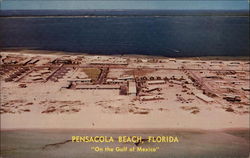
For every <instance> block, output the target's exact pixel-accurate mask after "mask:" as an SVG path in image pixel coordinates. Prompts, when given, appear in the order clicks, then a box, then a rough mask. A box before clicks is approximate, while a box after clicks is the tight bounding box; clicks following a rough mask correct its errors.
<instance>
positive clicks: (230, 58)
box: [0, 48, 250, 61]
mask: <svg viewBox="0 0 250 158" xmlns="http://www.w3.org/2000/svg"><path fill="white" fill-rule="evenodd" d="M0 52H6V53H22V54H51V55H88V56H96V55H98V56H121V57H145V58H147V57H148V58H177V59H186V60H239V61H249V59H250V56H193V57H167V56H160V55H155V56H154V55H141V54H89V53H84V52H66V51H50V50H33V49H25V48H23V49H19V48H17V49H16V48H11V49H0Z"/></svg>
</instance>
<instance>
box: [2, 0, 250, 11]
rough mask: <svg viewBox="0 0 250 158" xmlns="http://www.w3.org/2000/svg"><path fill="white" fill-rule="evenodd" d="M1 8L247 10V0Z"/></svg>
mask: <svg viewBox="0 0 250 158" xmlns="http://www.w3.org/2000/svg"><path fill="white" fill-rule="evenodd" d="M0 3H1V5H0V8H1V10H33V9H34V10H45V9H47V10H48V9H63V10H75V9H97V10H98V9H159V10H249V0H210V1H206V0H0Z"/></svg>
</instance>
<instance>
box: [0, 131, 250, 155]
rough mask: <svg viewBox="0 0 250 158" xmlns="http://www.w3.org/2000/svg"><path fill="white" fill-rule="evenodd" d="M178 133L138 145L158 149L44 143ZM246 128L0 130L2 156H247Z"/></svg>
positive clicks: (93, 144) (109, 144)
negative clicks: (123, 149) (170, 138)
mask: <svg viewBox="0 0 250 158" xmlns="http://www.w3.org/2000/svg"><path fill="white" fill-rule="evenodd" d="M75 135H76V136H77V135H79V136H86V135H87V136H96V135H103V136H112V137H113V138H115V139H116V138H117V137H118V136H124V135H126V136H132V135H139V136H142V137H143V138H145V137H147V136H177V137H178V139H179V143H148V142H145V143H144V144H139V146H140V147H159V150H157V152H96V151H93V150H91V147H93V146H99V147H128V148H131V147H136V146H135V144H133V143H118V142H114V143H72V142H71V141H70V142H67V143H65V144H59V145H56V146H47V147H46V148H44V147H45V146H46V145H47V144H54V143H60V142H64V141H65V140H70V139H71V136H75ZM248 156H249V130H241V131H223V132H219V131H197V130H196V131H190V130H189V131H187V130H145V131H143V130H127V131H124V130H123V131H119V130H113V131H111V130H16V131H2V132H1V157H2V158H34V157H36V158H44V157H50V158H63V157H65V158H69V157H74V158H84V157H86V158H96V157H108V158H113V157H122V158H123V157H124V158H125V157H126V158H127V157H136V158H140V157H143V158H149V157H150V158H151V157H157V158H161V157H162V158H165V157H171V158H185V157H187V158H218V157H219V158H247V157H248Z"/></svg>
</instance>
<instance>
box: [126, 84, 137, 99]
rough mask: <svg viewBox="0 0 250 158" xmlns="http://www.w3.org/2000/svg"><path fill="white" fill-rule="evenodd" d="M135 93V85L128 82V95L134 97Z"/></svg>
mask: <svg viewBox="0 0 250 158" xmlns="http://www.w3.org/2000/svg"><path fill="white" fill-rule="evenodd" d="M136 93H137V88H136V83H135V82H132V81H131V82H129V83H128V95H133V96H136Z"/></svg>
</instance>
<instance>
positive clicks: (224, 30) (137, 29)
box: [0, 11, 249, 57]
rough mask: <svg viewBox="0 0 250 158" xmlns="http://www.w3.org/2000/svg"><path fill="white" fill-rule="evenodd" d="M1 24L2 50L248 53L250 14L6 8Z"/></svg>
mask: <svg viewBox="0 0 250 158" xmlns="http://www.w3.org/2000/svg"><path fill="white" fill-rule="evenodd" d="M233 15H235V16H233ZM0 27H1V29H0V34H1V36H0V48H1V49H6V48H7V49H8V48H26V49H38V50H51V51H65V52H81V53H89V54H109V55H110V54H139V55H156V56H169V57H187V56H248V53H249V16H248V15H245V14H239V13H238V12H237V14H236V13H231V12H230V13H228V12H213V11H210V12H208V11H207V12H201V13H200V12H198V11H197V12H194V11H193V12H191V11H189V12H184V11H168V12H167V11H165V12H164V11H116V12H111V11H85V12H80V11H78V12H77V11H47V12H46V11H40V12H39V11H22V12H18V11H12V12H11V11H9V12H8V11H1V12H0Z"/></svg>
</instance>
